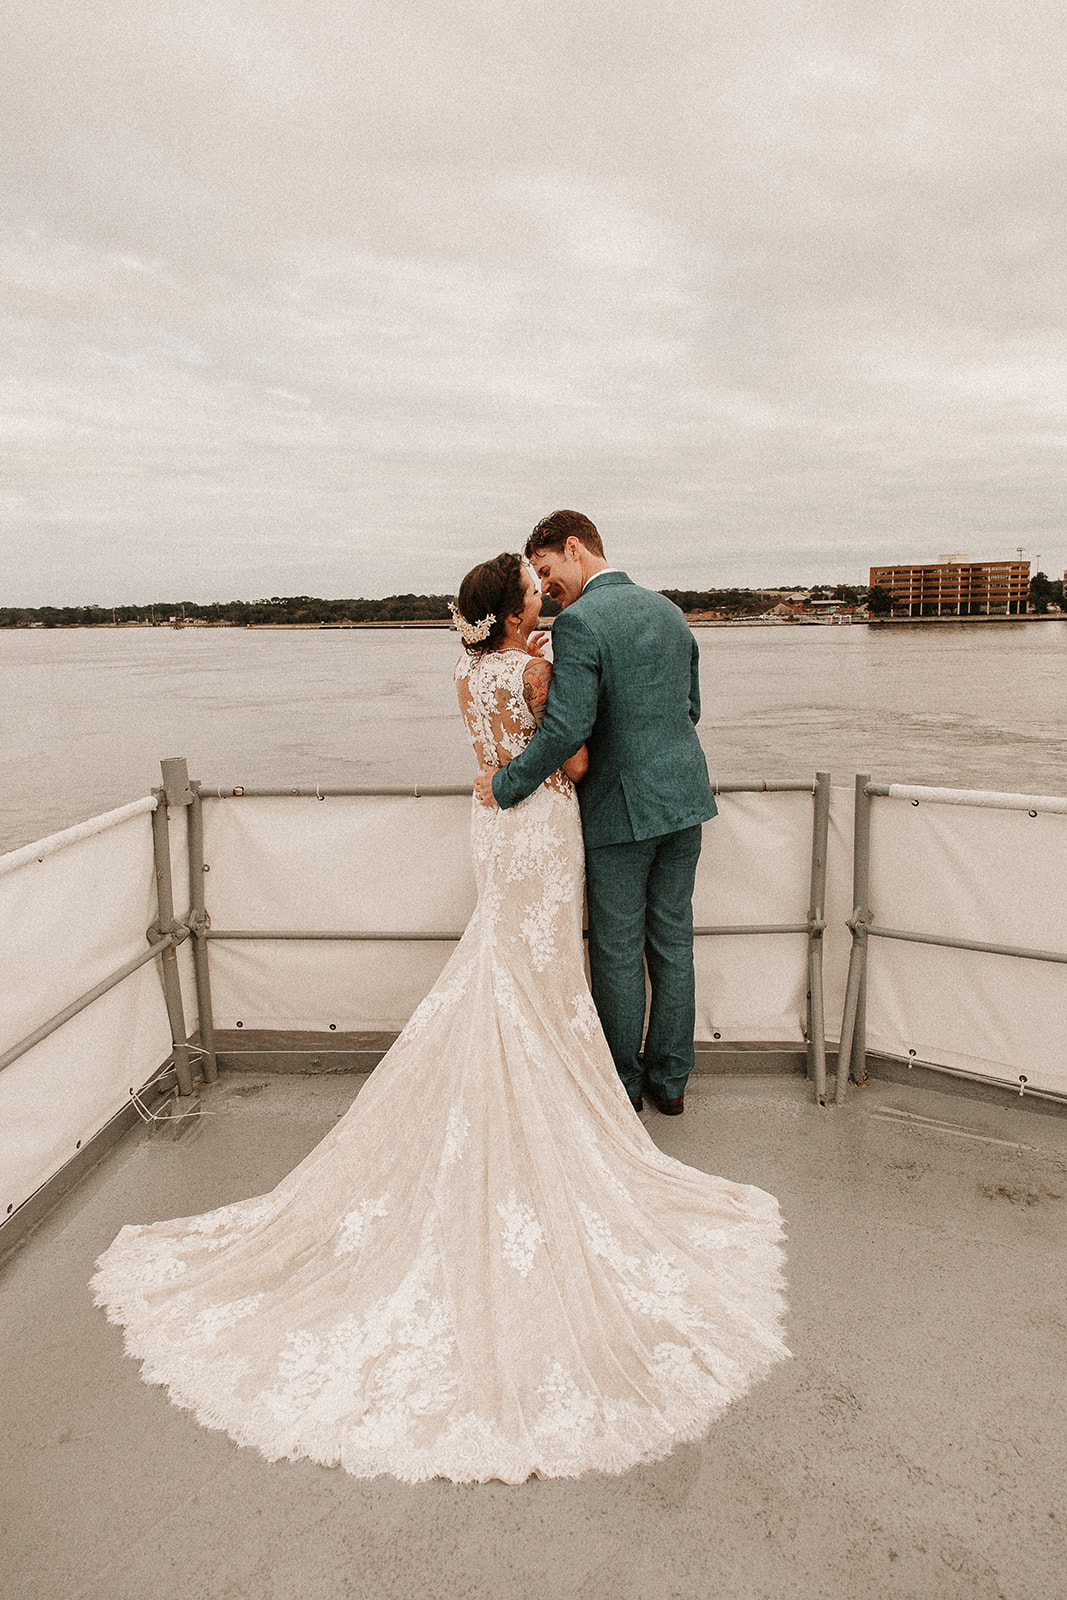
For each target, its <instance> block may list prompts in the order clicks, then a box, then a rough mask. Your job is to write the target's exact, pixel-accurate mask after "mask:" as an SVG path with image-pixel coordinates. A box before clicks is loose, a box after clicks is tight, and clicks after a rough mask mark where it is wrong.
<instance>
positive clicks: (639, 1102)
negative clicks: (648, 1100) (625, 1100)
mask: <svg viewBox="0 0 1067 1600" xmlns="http://www.w3.org/2000/svg"><path fill="white" fill-rule="evenodd" d="M630 1104H631V1105H632V1106H633V1108H634V1110H635V1111H643V1110H644V1109H645V1102H644V1100H643V1099H642V1098H641V1096H640V1095H639V1094H632V1095H631V1096H630Z"/></svg>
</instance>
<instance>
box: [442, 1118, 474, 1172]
mask: <svg viewBox="0 0 1067 1600" xmlns="http://www.w3.org/2000/svg"><path fill="white" fill-rule="evenodd" d="M470 1131H471V1125H470V1123H469V1122H468V1120H467V1118H466V1117H465V1116H464V1115H463V1110H462V1107H461V1106H458V1105H454V1106H453V1107H452V1109H451V1111H450V1112H449V1113H448V1122H447V1124H446V1126H445V1142H444V1144H443V1145H442V1147H441V1167H440V1171H441V1172H442V1173H445V1172H447V1171H448V1169H449V1167H451V1166H454V1165H455V1163H456V1162H457V1161H458V1160H459V1158H460V1156H461V1155H462V1153H463V1146H464V1145H465V1144H466V1142H467V1136H468V1134H469V1133H470Z"/></svg>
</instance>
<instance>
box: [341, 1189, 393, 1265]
mask: <svg viewBox="0 0 1067 1600" xmlns="http://www.w3.org/2000/svg"><path fill="white" fill-rule="evenodd" d="M388 1200H389V1196H388V1195H387V1194H383V1195H381V1196H380V1197H379V1198H378V1199H377V1200H361V1201H360V1203H359V1205H358V1206H356V1207H355V1209H354V1210H352V1211H350V1212H349V1213H348V1215H347V1216H346V1217H342V1218H341V1222H340V1226H339V1231H338V1235H337V1243H336V1244H335V1245H334V1247H333V1248H334V1254H335V1255H338V1256H351V1255H355V1253H356V1251H357V1250H358V1249H359V1247H360V1245H361V1244H362V1243H363V1234H364V1230H365V1229H366V1226H367V1223H368V1222H373V1221H374V1219H375V1217H387V1216H388V1215H389V1206H388V1203H387V1202H388Z"/></svg>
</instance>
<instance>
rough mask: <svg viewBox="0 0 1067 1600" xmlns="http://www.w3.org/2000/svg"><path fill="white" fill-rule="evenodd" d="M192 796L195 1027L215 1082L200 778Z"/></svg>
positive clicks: (206, 1074) (208, 1076)
mask: <svg viewBox="0 0 1067 1600" xmlns="http://www.w3.org/2000/svg"><path fill="white" fill-rule="evenodd" d="M189 787H190V790H191V791H192V796H193V798H192V800H191V801H190V802H189V909H190V913H191V915H190V918H189V922H190V931H191V933H192V935H193V973H194V975H195V978H196V1013H197V1027H198V1031H199V1034H200V1048H201V1050H202V1051H203V1052H204V1053H203V1056H202V1057H201V1067H202V1069H203V1074H204V1082H205V1083H214V1082H215V1080H216V1079H217V1077H218V1075H219V1068H218V1062H217V1061H216V1059H215V1022H214V1017H213V1015H212V1010H211V973H210V970H209V967H208V951H207V939H206V937H205V935H206V933H207V930H208V926H209V922H208V915H207V909H206V906H205V900H204V874H205V872H206V871H207V868H206V867H205V865H204V802H203V800H202V799H201V798H200V780H199V779H198V778H194V779H193V781H192V783H191V784H190V785H189Z"/></svg>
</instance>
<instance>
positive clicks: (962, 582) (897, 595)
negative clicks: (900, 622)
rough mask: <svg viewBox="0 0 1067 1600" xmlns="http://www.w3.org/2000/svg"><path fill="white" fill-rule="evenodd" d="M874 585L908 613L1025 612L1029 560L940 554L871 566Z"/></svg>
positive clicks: (895, 606) (972, 614)
mask: <svg viewBox="0 0 1067 1600" xmlns="http://www.w3.org/2000/svg"><path fill="white" fill-rule="evenodd" d="M871 587H872V589H873V588H875V587H877V588H879V589H884V590H886V591H887V592H888V593H889V594H891V595H892V596H893V610H894V611H895V612H903V613H906V614H907V615H908V616H909V617H979V616H1025V614H1026V605H1027V599H1028V597H1029V593H1030V563H1029V561H968V560H967V558H966V557H965V556H957V555H953V556H939V557H938V559H937V561H936V562H929V563H926V564H924V565H917V566H891V567H872V568H871Z"/></svg>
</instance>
